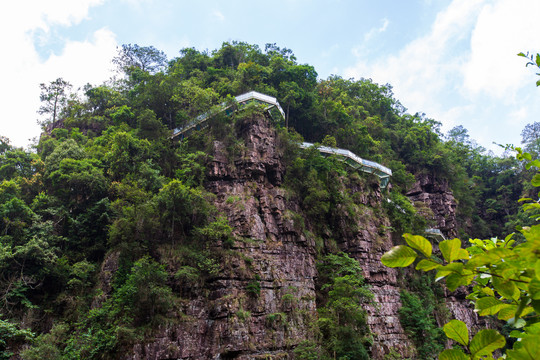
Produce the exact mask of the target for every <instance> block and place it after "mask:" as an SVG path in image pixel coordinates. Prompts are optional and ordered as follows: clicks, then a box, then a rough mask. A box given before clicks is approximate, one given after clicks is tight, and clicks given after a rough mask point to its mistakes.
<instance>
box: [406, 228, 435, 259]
mask: <svg viewBox="0 0 540 360" xmlns="http://www.w3.org/2000/svg"><path fill="white" fill-rule="evenodd" d="M403 237H404V238H405V241H406V242H407V244H409V246H410V247H412V248H413V249H416V250H418V251H420V252H421V253H422V254H423V255H424V256H425V257H427V258H429V257H431V252H432V250H433V247H432V246H431V243H430V242H429V241H428V240H427V239H426V238H424V237H423V236H420V235H411V234H403Z"/></svg>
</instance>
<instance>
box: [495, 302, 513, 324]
mask: <svg viewBox="0 0 540 360" xmlns="http://www.w3.org/2000/svg"><path fill="white" fill-rule="evenodd" d="M516 310H517V305H510V304H508V305H506V306H504V307H502V308H501V309H500V311H499V315H497V317H498V319H499V320H505V321H506V320H510V319H511V318H513V317H514V316H516Z"/></svg>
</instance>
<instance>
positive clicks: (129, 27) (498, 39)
mask: <svg viewBox="0 0 540 360" xmlns="http://www.w3.org/2000/svg"><path fill="white" fill-rule="evenodd" d="M4 6H5V5H4ZM539 13H540V1H539V0H411V1H403V0H380V1H372V0H327V1H318V0H313V1H310V0H279V1H277V0H276V1H272V2H262V1H261V2H258V1H257V2H256V1H241V0H228V1H217V0H214V1H209V0H198V1H165V0H78V1H72V0H41V1H39V0H27V1H18V2H11V4H10V8H9V9H8V11H2V12H1V14H0V39H1V40H2V43H3V44H4V48H5V49H9V53H10V54H12V56H9V57H8V56H4V57H3V58H2V60H0V61H1V62H2V65H3V69H5V73H4V76H3V80H4V84H3V85H4V86H2V87H0V105H1V107H0V135H4V136H7V137H9V138H10V139H11V141H12V143H13V144H14V145H17V146H27V145H28V144H29V140H28V139H30V138H33V137H36V136H38V135H39V127H38V126H37V124H36V119H37V117H38V115H37V114H36V110H37V109H38V107H39V84H40V83H42V82H49V81H52V80H54V79H56V78H58V77H63V78H64V79H66V80H68V81H70V82H71V83H73V84H74V85H75V86H76V87H77V86H82V85H84V84H85V83H92V84H94V85H97V84H100V83H102V82H103V81H106V80H107V79H108V78H109V77H110V76H111V75H112V73H111V70H112V68H113V67H112V64H111V63H110V60H111V59H112V57H113V56H114V55H115V54H116V50H115V49H116V46H119V45H121V44H126V43H136V44H139V45H141V46H147V45H152V46H155V47H156V48H158V49H161V50H163V51H165V52H166V54H167V55H168V56H169V58H173V57H175V56H177V55H178V51H179V50H180V49H182V48H184V47H195V48H197V49H199V50H205V49H208V50H210V51H211V50H214V49H216V48H219V47H220V45H221V43H222V42H224V41H232V40H238V41H245V42H249V43H253V44H259V45H260V46H261V47H262V48H264V44H265V43H277V45H278V46H280V47H287V48H290V49H292V50H293V51H294V53H295V54H296V56H297V59H298V62H300V63H309V64H311V65H313V66H315V68H316V70H317V72H318V74H319V77H320V78H321V79H324V78H326V77H328V76H329V75H331V74H336V75H340V76H343V77H345V78H356V79H358V78H361V77H364V78H372V79H373V80H374V81H376V82H378V83H382V84H384V83H390V84H391V85H392V86H393V87H394V92H395V95H396V97H397V98H398V99H399V100H400V101H401V102H402V104H403V105H404V106H405V107H406V108H407V109H409V112H410V113H415V112H423V113H425V114H426V116H427V117H430V118H433V119H435V120H437V121H440V122H441V123H442V124H443V127H442V130H443V132H446V131H448V130H449V129H451V128H452V127H453V126H456V125H463V126H465V127H466V128H467V129H468V130H469V133H470V134H471V137H472V138H474V139H476V140H477V141H478V142H479V143H480V144H481V145H483V146H484V147H486V148H488V149H492V150H494V151H495V152H497V153H500V152H501V151H500V149H499V148H498V147H497V146H495V145H493V142H496V143H503V144H506V143H513V144H516V145H519V142H520V133H521V130H522V129H523V127H524V126H525V125H526V124H528V123H532V122H534V121H540V120H539V119H538V116H537V114H539V113H540V112H539V111H540V93H539V91H540V89H537V88H536V87H535V81H536V79H535V75H534V71H532V69H527V68H525V66H524V65H525V62H524V60H523V59H520V58H518V57H517V56H516V53H518V52H519V51H527V50H530V51H539V52H540V37H539V36H538V34H539V33H540V25H539V24H540V22H539V21H538V19H537V16H538V14H539Z"/></svg>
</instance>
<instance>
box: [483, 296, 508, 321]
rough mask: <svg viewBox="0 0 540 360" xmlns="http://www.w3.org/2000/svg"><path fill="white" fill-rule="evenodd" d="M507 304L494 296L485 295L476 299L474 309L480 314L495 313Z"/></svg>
mask: <svg viewBox="0 0 540 360" xmlns="http://www.w3.org/2000/svg"><path fill="white" fill-rule="evenodd" d="M507 305H508V304H505V303H503V302H502V301H500V300H498V299H495V298H494V297H491V296H487V297H483V298H480V299H478V300H477V301H476V307H475V310H477V311H478V314H479V315H480V316H486V315H495V314H496V313H498V312H499V311H500V310H501V309H502V308H504V307H507Z"/></svg>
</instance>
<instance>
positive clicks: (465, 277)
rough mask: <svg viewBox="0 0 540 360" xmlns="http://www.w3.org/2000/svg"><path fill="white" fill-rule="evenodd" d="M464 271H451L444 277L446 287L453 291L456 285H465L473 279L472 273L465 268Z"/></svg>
mask: <svg viewBox="0 0 540 360" xmlns="http://www.w3.org/2000/svg"><path fill="white" fill-rule="evenodd" d="M450 265H453V264H450ZM465 272H467V273H465ZM465 272H463V273H462V274H457V273H452V274H450V275H448V276H447V277H446V286H447V287H448V290H450V291H455V290H456V289H457V288H458V287H460V286H467V285H469V284H470V283H471V282H472V281H473V280H474V276H475V275H474V274H471V273H470V271H468V270H465Z"/></svg>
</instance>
